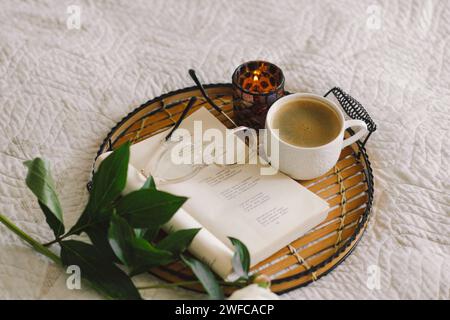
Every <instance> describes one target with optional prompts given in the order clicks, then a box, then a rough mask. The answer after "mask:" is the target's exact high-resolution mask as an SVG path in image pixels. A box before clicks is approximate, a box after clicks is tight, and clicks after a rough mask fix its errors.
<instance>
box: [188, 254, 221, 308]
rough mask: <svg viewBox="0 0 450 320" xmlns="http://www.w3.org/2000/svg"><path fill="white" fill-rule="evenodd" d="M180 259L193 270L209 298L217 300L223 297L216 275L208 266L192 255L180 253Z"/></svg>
mask: <svg viewBox="0 0 450 320" xmlns="http://www.w3.org/2000/svg"><path fill="white" fill-rule="evenodd" d="M181 259H182V260H183V261H184V263H186V264H187V265H188V266H189V268H191V269H192V272H194V274H195V276H196V277H197V278H198V280H199V281H200V282H201V284H202V285H203V288H205V290H206V292H207V293H208V294H209V296H210V298H212V299H217V300H222V299H224V296H223V291H222V288H221V287H220V286H219V283H218V282H217V280H216V277H215V276H214V274H213V273H212V271H211V269H209V267H207V266H206V265H205V264H203V263H202V262H200V261H198V260H197V259H194V258H192V257H188V256H184V255H181Z"/></svg>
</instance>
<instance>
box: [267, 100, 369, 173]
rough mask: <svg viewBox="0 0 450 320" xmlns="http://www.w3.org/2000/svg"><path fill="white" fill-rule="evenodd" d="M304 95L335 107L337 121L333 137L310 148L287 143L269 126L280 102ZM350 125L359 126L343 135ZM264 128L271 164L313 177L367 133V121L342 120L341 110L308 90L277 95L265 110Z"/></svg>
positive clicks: (277, 167)
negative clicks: (306, 91) (337, 128)
mask: <svg viewBox="0 0 450 320" xmlns="http://www.w3.org/2000/svg"><path fill="white" fill-rule="evenodd" d="M303 99H308V100H317V101H319V102H322V103H325V104H326V105H328V106H329V107H331V108H332V109H333V110H335V111H336V113H337V115H338V117H339V121H340V131H339V134H338V135H337V137H336V138H335V139H333V140H332V141H330V142H328V143H326V144H324V145H321V146H318V147H311V148H310V147H300V146H296V145H293V144H289V143H287V142H285V141H283V140H281V139H280V138H279V136H278V134H277V130H275V129H274V128H273V127H272V120H273V118H274V116H275V115H276V114H277V112H280V110H281V109H282V108H281V107H282V106H283V105H285V104H287V103H291V102H293V101H299V100H303ZM350 127H355V128H358V130H357V131H356V133H355V134H354V135H353V136H351V137H349V138H347V139H344V132H345V130H346V129H347V128H350ZM266 129H267V131H268V132H267V135H268V138H269V141H266V143H265V145H264V147H265V152H266V154H267V156H268V158H269V160H270V162H271V165H272V166H273V167H274V168H276V169H279V170H280V171H281V172H283V173H285V174H287V175H289V176H291V177H292V178H294V179H296V180H309V179H314V178H317V177H320V176H321V175H323V174H325V173H326V172H328V170H330V169H331V168H333V167H334V166H335V165H336V163H337V161H338V159H339V155H340V154H341V150H342V149H343V148H345V147H346V146H349V145H351V144H352V143H354V142H355V141H357V140H358V139H360V138H361V137H362V136H364V135H365V134H366V133H367V125H366V123H365V122H364V121H361V120H345V118H344V114H343V112H342V110H341V109H340V108H339V107H338V106H337V105H336V103H334V102H333V101H331V100H328V99H326V98H324V97H322V96H319V95H316V94H311V93H295V94H290V95H287V96H285V97H283V98H280V99H278V100H277V101H276V102H275V103H274V104H273V105H272V106H271V107H270V109H269V111H268V113H267V118H266ZM277 149H278V150H277ZM271 153H274V154H271Z"/></svg>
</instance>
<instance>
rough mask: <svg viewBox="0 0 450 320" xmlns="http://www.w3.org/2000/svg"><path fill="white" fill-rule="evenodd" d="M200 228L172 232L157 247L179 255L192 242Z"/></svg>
mask: <svg viewBox="0 0 450 320" xmlns="http://www.w3.org/2000/svg"><path fill="white" fill-rule="evenodd" d="M199 231H200V229H185V230H178V231H176V232H173V233H170V234H169V235H167V236H166V237H165V238H164V239H162V240H161V241H160V242H159V243H158V244H157V245H156V247H157V248H159V249H164V250H167V251H170V252H172V253H173V254H174V255H176V256H178V255H180V254H181V253H183V251H185V250H186V248H187V247H188V246H189V245H190V244H191V242H192V240H193V239H194V237H195V236H196V235H197V233H198V232H199Z"/></svg>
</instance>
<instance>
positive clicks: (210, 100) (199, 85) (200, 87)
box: [189, 69, 238, 127]
mask: <svg viewBox="0 0 450 320" xmlns="http://www.w3.org/2000/svg"><path fill="white" fill-rule="evenodd" d="M189 75H190V76H191V78H192V80H194V82H195V84H196V85H197V88H198V89H199V90H200V92H201V93H202V96H203V97H204V98H205V100H206V101H207V102H208V103H209V104H210V105H211V106H212V107H213V108H214V109H215V110H216V111H218V112H220V114H222V115H223V116H225V118H227V120H228V121H230V122H231V123H232V124H233V125H234V126H235V127H238V125H237V124H236V123H235V122H234V121H233V119H231V118H230V117H229V116H228V115H227V114H226V113H225V112H223V110H222V109H220V108H219V107H218V106H217V105H216V104H215V103H214V101H212V99H211V98H210V97H209V96H208V94H207V93H206V91H205V88H204V87H203V85H202V84H201V83H200V81H199V80H198V78H197V74H196V73H195V70H194V69H189Z"/></svg>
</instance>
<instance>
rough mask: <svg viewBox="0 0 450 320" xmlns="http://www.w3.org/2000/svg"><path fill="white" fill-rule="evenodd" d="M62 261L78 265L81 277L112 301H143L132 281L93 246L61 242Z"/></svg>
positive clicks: (70, 241)
mask: <svg viewBox="0 0 450 320" xmlns="http://www.w3.org/2000/svg"><path fill="white" fill-rule="evenodd" d="M61 259H62V261H63V264H64V265H66V266H69V265H77V266H79V267H80V270H81V277H82V278H83V279H87V280H88V281H89V282H90V283H91V284H92V286H93V287H94V288H96V289H97V290H99V291H101V292H102V293H103V294H105V295H106V296H107V297H109V298H112V299H130V300H131V299H133V300H134V299H141V296H140V294H139V292H138V290H137V289H136V287H135V286H134V284H133V282H132V281H131V279H130V278H129V277H128V276H127V275H126V274H125V273H124V272H123V271H122V270H120V269H119V268H118V267H116V266H115V265H114V264H113V263H111V262H107V261H105V259H104V256H103V255H102V253H101V252H99V251H98V250H96V249H95V248H94V247H93V246H92V245H90V244H87V243H83V242H80V241H74V240H68V241H62V242H61Z"/></svg>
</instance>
